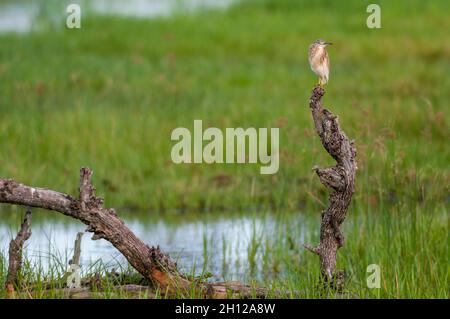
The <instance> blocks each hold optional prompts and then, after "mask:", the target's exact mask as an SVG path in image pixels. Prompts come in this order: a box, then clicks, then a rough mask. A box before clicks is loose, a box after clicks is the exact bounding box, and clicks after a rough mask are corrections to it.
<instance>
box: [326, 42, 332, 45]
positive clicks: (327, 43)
mask: <svg viewBox="0 0 450 319" xmlns="http://www.w3.org/2000/svg"><path fill="white" fill-rule="evenodd" d="M325 44H326V45H333V43H331V42H325Z"/></svg>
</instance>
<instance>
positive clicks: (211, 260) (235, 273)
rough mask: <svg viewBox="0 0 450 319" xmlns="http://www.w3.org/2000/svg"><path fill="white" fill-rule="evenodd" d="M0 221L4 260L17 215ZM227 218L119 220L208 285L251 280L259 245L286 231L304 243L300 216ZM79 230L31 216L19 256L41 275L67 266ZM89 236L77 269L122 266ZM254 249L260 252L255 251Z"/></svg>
mask: <svg viewBox="0 0 450 319" xmlns="http://www.w3.org/2000/svg"><path fill="white" fill-rule="evenodd" d="M2 215H3V216H5V217H7V218H1V219H0V249H1V250H2V251H3V253H4V254H5V255H6V252H7V250H8V243H9V241H10V240H11V238H12V237H13V236H15V233H16V232H17V230H18V228H19V225H20V222H21V215H23V214H21V213H19V212H18V213H14V214H9V213H6V212H1V211H0V216H2ZM228 215H230V214H226V213H222V215H219V214H214V215H213V216H210V214H208V216H204V215H203V216H202V215H201V214H199V216H198V217H195V216H194V217H192V216H190V217H188V218H186V217H183V216H168V217H163V216H161V217H151V218H147V217H145V218H144V217H141V218H136V217H134V218H130V216H128V217H127V215H121V217H123V218H124V220H125V223H126V225H127V226H128V227H130V228H131V229H132V231H133V232H135V234H136V235H137V236H138V237H139V238H141V239H142V240H143V241H144V242H146V243H147V244H149V245H160V247H161V248H162V250H163V251H165V252H167V253H169V254H170V256H171V257H172V258H173V259H175V260H177V262H178V265H179V267H180V268H181V269H182V270H183V271H184V272H186V273H191V274H192V273H195V274H196V275H199V274H201V273H202V271H203V270H204V271H205V272H210V273H212V274H214V275H215V277H213V279H216V280H246V279H249V278H250V277H251V278H257V277H258V274H260V273H261V266H262V259H263V254H264V250H265V249H264V247H262V246H263V245H264V244H263V243H271V244H273V243H275V242H276V241H278V240H284V237H285V232H286V230H287V229H288V228H290V229H293V230H294V231H295V233H296V234H299V235H296V236H295V237H296V238H295V240H296V241H298V242H299V243H301V242H303V240H304V238H303V234H304V231H302V229H303V230H304V228H303V227H304V225H303V223H302V220H303V219H304V216H303V215H301V214H295V215H292V216H290V217H280V216H277V215H274V214H270V213H269V214H263V213H261V214H257V215H256V216H254V217H248V216H239V215H235V216H228ZM84 229H85V227H84V225H83V224H82V223H81V222H79V221H76V220H73V219H71V218H69V217H65V216H58V214H55V213H49V212H44V211H37V212H35V213H34V214H33V222H32V236H31V238H30V240H29V241H28V242H27V243H26V249H25V255H26V256H27V258H28V259H29V260H31V261H32V263H33V264H36V265H38V264H40V265H42V267H43V268H44V269H46V268H48V267H49V265H51V264H53V265H54V264H55V263H60V262H62V263H63V264H64V265H67V263H68V260H70V258H71V256H72V254H73V245H74V240H75V237H76V234H77V232H80V231H84ZM91 235H92V234H90V233H86V234H85V235H84V236H83V240H82V249H81V251H82V254H81V264H82V266H83V268H84V269H85V270H86V269H88V268H89V265H92V264H94V263H95V262H96V261H99V260H101V262H102V263H103V264H106V265H108V266H109V267H110V268H116V269H117V266H118V265H119V264H120V265H122V266H126V265H127V262H126V260H125V258H124V257H123V256H122V255H121V254H120V253H119V252H118V251H117V250H116V249H115V248H114V247H113V246H112V245H111V244H110V243H109V242H107V241H105V240H103V239H102V240H97V241H93V240H91V239H90V237H91ZM255 243H257V245H260V246H258V247H255ZM261 245H262V246H261ZM255 251H256V252H255ZM252 255H254V256H253V257H252ZM250 259H253V260H254V261H255V262H254V265H253V267H254V268H255V267H256V269H252V266H251V265H250V262H249V260H250ZM203 267H205V269H203ZM252 270H253V275H252ZM255 270H256V271H255ZM254 274H256V275H254Z"/></svg>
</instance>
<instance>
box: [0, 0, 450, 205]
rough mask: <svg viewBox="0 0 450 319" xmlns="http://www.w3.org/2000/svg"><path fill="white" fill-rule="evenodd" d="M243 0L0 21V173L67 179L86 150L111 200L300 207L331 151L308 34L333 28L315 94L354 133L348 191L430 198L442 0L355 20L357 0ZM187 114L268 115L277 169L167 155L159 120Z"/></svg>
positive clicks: (441, 101) (443, 128)
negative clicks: (321, 132) (354, 170)
mask: <svg viewBox="0 0 450 319" xmlns="http://www.w3.org/2000/svg"><path fill="white" fill-rule="evenodd" d="M252 3H253V2H250V4H247V5H237V6H235V7H232V8H231V9H229V10H228V11H225V12H209V13H207V14H206V13H205V14H202V13H199V14H195V15H190V16H179V17H174V18H168V19H152V20H135V19H125V18H112V17H107V18H100V17H90V18H88V19H86V21H83V27H82V29H81V30H66V29H64V28H63V27H61V28H56V30H52V31H51V32H40V33H31V34H24V35H1V36H0V37H1V41H0V66H1V67H0V77H1V85H0V90H1V94H0V114H1V118H2V120H1V121H0V137H1V145H2V153H1V157H0V164H1V166H0V167H1V171H0V173H1V176H5V177H14V178H16V179H18V180H20V181H23V182H25V183H28V184H32V185H40V186H47V187H51V188H54V189H58V190H61V191H65V192H69V193H76V187H77V179H78V169H79V167H80V166H82V165H87V166H90V167H92V168H94V170H95V178H96V179H95V184H96V186H97V188H98V189H99V191H100V193H102V194H103V195H104V196H105V197H106V199H107V203H108V205H112V206H132V207H135V206H138V207H141V208H148V207H151V208H158V209H159V208H164V209H169V208H170V209H173V208H186V207H187V208H193V209H199V208H200V209H203V208H216V209H217V208H220V207H231V208H234V209H239V208H242V207H248V206H254V205H260V204H262V205H264V206H278V207H284V208H288V209H297V208H298V207H303V206H304V205H305V204H307V203H306V202H308V201H310V200H311V197H310V196H309V195H308V192H312V193H314V194H317V192H318V191H319V189H320V188H321V186H320V185H319V183H318V182H317V180H316V179H315V177H314V176H313V174H312V173H311V171H310V169H311V167H312V166H313V165H314V164H320V165H327V164H329V163H332V161H331V160H330V159H329V158H328V156H327V154H326V153H325V152H324V151H323V150H322V148H321V145H320V142H319V140H318V138H317V137H316V136H315V134H314V133H313V131H312V127H313V126H312V122H311V118H310V114H309V110H308V106H307V102H308V97H309V94H310V90H311V88H312V86H313V84H314V83H315V81H316V79H315V77H314V75H313V74H312V73H311V71H310V70H309V67H308V65H307V61H306V48H307V46H308V45H309V43H310V42H311V41H312V40H313V39H315V38H317V37H323V38H326V39H331V40H333V41H334V42H335V46H334V47H332V48H330V55H331V60H332V73H331V82H330V85H329V86H328V88H327V91H328V92H327V96H326V99H325V103H326V105H327V106H328V107H330V108H331V109H332V110H333V111H334V112H335V113H336V114H339V116H340V119H341V123H342V125H343V127H344V129H345V131H346V132H347V134H348V135H349V136H351V137H354V138H355V139H356V140H357V148H358V162H359V173H358V180H357V188H358V189H357V194H356V200H357V201H363V202H367V201H370V202H371V203H373V204H375V205H376V203H379V202H382V201H385V200H388V199H392V198H395V199H396V200H403V201H419V200H420V201H427V200H432V201H435V202H441V203H442V202H444V201H445V200H446V197H447V196H448V188H445V187H443V186H444V185H448V184H449V183H448V181H449V172H448V159H449V152H448V147H447V144H448V143H447V140H448V136H449V131H448V115H449V114H448V111H447V109H446V108H447V107H448V106H447V104H448V101H449V90H448V88H449V87H450V83H449V81H450V80H449V78H448V76H447V74H448V72H449V70H450V65H449V63H448V61H449V56H450V47H449V45H448V43H447V42H448V41H443V39H444V38H445V30H447V29H448V21H447V19H446V18H447V17H446V15H445V13H444V12H445V10H443V9H442V7H446V6H448V4H446V2H445V1H442V2H433V3H429V4H424V3H421V2H416V3H415V5H410V2H408V5H406V2H405V3H403V4H402V3H401V2H398V3H397V2H396V4H395V5H394V4H392V3H388V2H387V3H385V4H383V21H384V24H383V28H382V29H379V30H369V29H367V28H366V27H365V24H364V23H365V17H366V13H365V6H364V5H363V4H361V3H360V2H359V1H349V2H348V3H347V2H346V4H345V5H344V7H342V5H343V4H339V10H338V8H337V7H336V8H334V7H327V5H326V4H320V3H319V4H315V5H311V6H309V5H306V4H303V5H302V3H303V2H300V4H297V5H296V4H295V3H297V2H292V1H281V2H278V1H277V2H275V1H274V2H271V1H268V2H264V3H266V5H261V4H260V3H258V4H256V3H255V4H252ZM305 3H306V2H305ZM269 4H272V5H269ZM418 6H419V7H421V8H420V9H419V8H418ZM318 21H321V22H320V24H319V25H318ZM194 119H202V120H203V123H204V127H207V126H215V127H219V128H221V129H223V130H224V129H225V128H226V127H240V126H242V127H280V128H281V130H280V134H281V137H280V149H281V163H280V171H279V173H278V174H276V175H274V176H262V175H260V174H259V165H229V164H215V165H206V164H201V165H175V164H173V163H172V162H171V159H170V150H171V147H172V146H173V145H174V142H172V141H171V140H170V133H171V131H172V130H173V129H174V128H176V127H187V128H190V129H192V127H193V120H194ZM323 195H324V194H323ZM318 196H321V197H320V198H321V200H325V197H324V196H322V195H318Z"/></svg>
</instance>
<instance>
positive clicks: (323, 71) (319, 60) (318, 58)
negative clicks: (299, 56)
mask: <svg viewBox="0 0 450 319" xmlns="http://www.w3.org/2000/svg"><path fill="white" fill-rule="evenodd" d="M331 44H332V43H330V42H325V41H324V40H322V39H319V40H316V41H314V42H313V43H312V44H311V45H310V46H309V51H308V60H309V64H310V65H311V70H313V72H314V73H315V74H317V75H318V76H319V85H320V86H322V85H324V84H326V83H327V82H328V78H329V74H330V58H329V57H328V52H327V49H326V47H327V45H331Z"/></svg>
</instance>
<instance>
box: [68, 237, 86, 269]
mask: <svg viewBox="0 0 450 319" xmlns="http://www.w3.org/2000/svg"><path fill="white" fill-rule="evenodd" d="M83 234H84V233H82V232H79V233H77V238H76V239H75V244H74V248H73V257H72V259H71V260H69V265H78V266H79V265H80V257H81V239H82V238H83Z"/></svg>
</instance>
